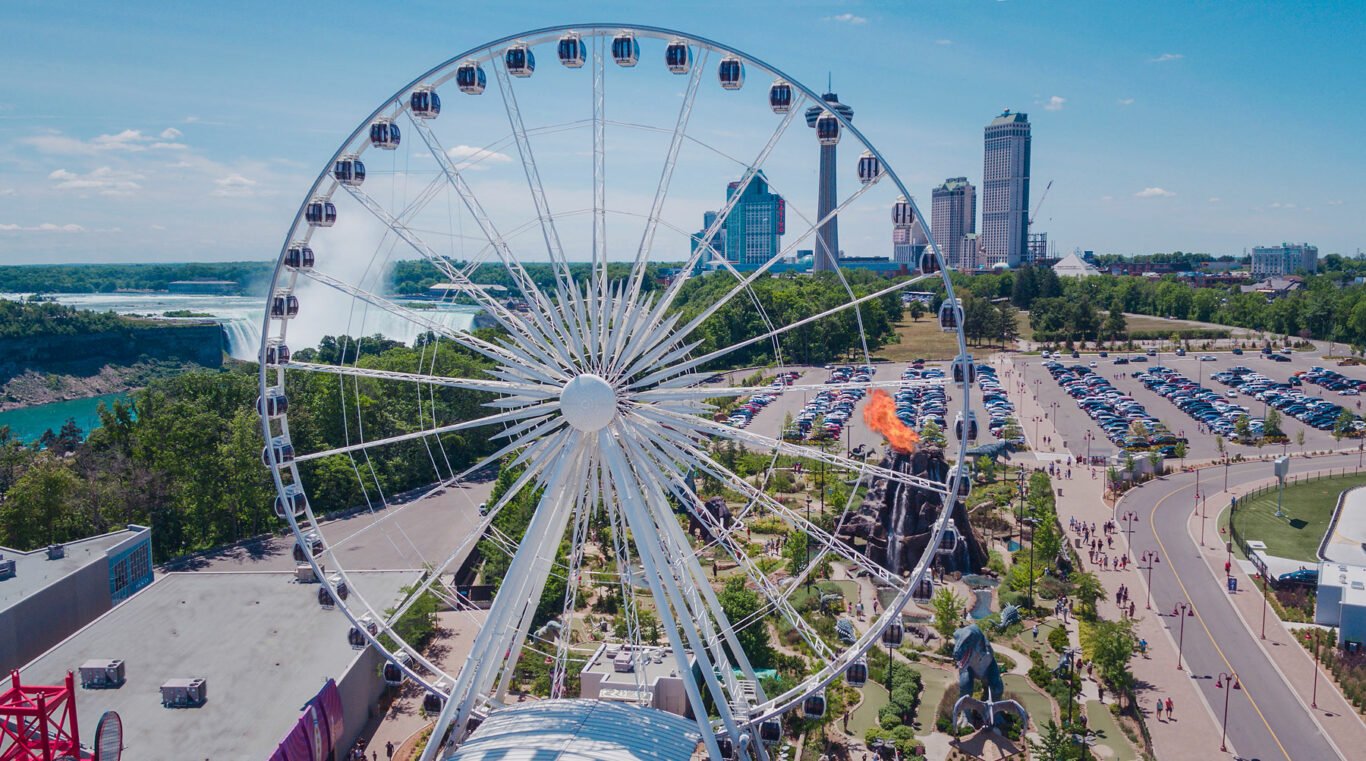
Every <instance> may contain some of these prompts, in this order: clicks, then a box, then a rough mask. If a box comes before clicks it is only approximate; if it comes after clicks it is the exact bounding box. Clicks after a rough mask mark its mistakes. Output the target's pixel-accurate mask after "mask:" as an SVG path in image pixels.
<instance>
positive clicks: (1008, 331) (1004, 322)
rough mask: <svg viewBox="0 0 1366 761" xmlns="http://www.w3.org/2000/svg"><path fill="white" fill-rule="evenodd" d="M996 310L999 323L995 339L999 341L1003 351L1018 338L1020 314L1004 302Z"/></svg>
mask: <svg viewBox="0 0 1366 761" xmlns="http://www.w3.org/2000/svg"><path fill="white" fill-rule="evenodd" d="M996 309H997V315H998V322H999V328H998V329H997V337H998V338H999V339H1000V341H1001V348H1003V349H1004V348H1006V347H1008V346H1010V345H1011V344H1013V343H1015V341H1016V340H1018V339H1019V337H1020V312H1019V310H1017V309H1016V308H1015V307H1013V306H1011V305H1010V304H1007V303H1005V302H1002V303H1000V304H998V305H997V307H996Z"/></svg>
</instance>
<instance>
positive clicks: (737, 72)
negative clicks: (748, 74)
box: [716, 55, 745, 90]
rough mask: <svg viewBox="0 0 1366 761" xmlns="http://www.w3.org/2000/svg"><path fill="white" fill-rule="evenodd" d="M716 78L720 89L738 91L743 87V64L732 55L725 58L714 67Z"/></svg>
mask: <svg viewBox="0 0 1366 761" xmlns="http://www.w3.org/2000/svg"><path fill="white" fill-rule="evenodd" d="M716 77H717V79H719V80H721V89H723V90H739V89H740V88H741V87H744V86H745V64H744V62H743V61H741V60H740V59H739V58H736V57H735V56H733V55H730V56H726V57H725V58H722V59H721V64H720V65H719V66H717V67H716Z"/></svg>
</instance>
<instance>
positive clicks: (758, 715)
mask: <svg viewBox="0 0 1366 761" xmlns="http://www.w3.org/2000/svg"><path fill="white" fill-rule="evenodd" d="M623 30H626V31H631V32H634V33H637V34H640V35H642V36H649V37H653V38H659V39H677V38H681V39H684V40H686V41H687V42H689V43H691V44H695V45H698V46H701V47H704V48H706V49H708V50H711V51H713V52H720V53H725V54H729V55H731V56H735V57H737V58H739V59H740V60H742V61H743V62H745V63H748V64H751V65H754V66H756V67H757V68H759V69H760V70H762V71H764V72H767V73H768V74H770V75H772V76H774V77H775V78H777V79H781V80H783V81H785V82H787V83H788V84H790V85H791V86H793V87H794V88H796V89H797V90H799V91H800V92H801V93H802V94H803V95H804V96H805V98H806V99H809V100H810V101H811V102H812V104H813V105H817V106H819V105H820V104H821V103H822V102H823V101H822V100H821V98H820V96H819V95H817V93H816V92H815V91H814V90H812V89H811V88H809V87H807V86H806V85H804V84H803V83H802V82H801V81H800V80H798V79H796V78H794V77H791V76H789V75H787V74H786V73H785V72H783V71H781V70H780V69H778V68H776V67H775V66H772V65H771V64H769V63H767V62H765V61H763V60H762V59H759V58H757V57H755V56H753V55H750V54H749V53H747V52H745V51H742V50H740V49H738V48H734V47H732V46H729V45H725V44H723V43H719V42H716V41H714V40H710V39H707V38H703V37H699V36H697V35H693V34H689V33H685V32H681V31H677V30H672V29H667V28H663V27H654V26H642V25H636V24H609V23H600V22H599V23H588V24H566V25H558V26H552V27H543V28H540V29H535V30H530V31H526V32H521V33H517V34H513V35H508V36H506V37H503V38H500V39H497V40H494V41H492V42H488V43H484V44H482V45H480V46H477V47H475V48H471V49H470V50H468V51H465V52H464V53H461V54H459V55H456V56H453V57H452V58H450V59H448V60H447V61H444V62H443V63H441V64H438V65H437V66H434V67H432V68H431V69H429V70H428V71H426V72H424V73H423V74H422V75H421V76H419V77H417V78H415V79H414V80H413V81H411V82H409V83H408V84H407V85H405V86H404V87H402V88H400V89H399V90H397V91H396V92H395V93H394V94H393V95H391V96H389V97H388V98H386V99H385V100H384V101H383V102H382V103H381V105H380V106H379V107H378V108H376V109H375V110H374V111H373V112H372V113H371V114H370V115H369V116H368V117H367V118H366V119H365V120H363V121H362V122H361V123H360V124H359V125H358V126H357V128H356V129H355V130H354V131H353V132H352V133H351V135H349V136H348V137H347V138H346V140H345V141H344V142H343V143H342V145H341V147H340V148H339V149H338V150H337V152H336V153H335V154H334V155H333V156H332V157H331V158H330V159H329V160H328V161H327V162H326V163H325V164H324V168H323V170H322V171H321V172H320V173H319V175H318V177H317V178H316V179H315V180H314V183H313V185H312V186H311V187H310V188H309V190H308V192H307V193H306V194H305V196H304V199H303V201H302V203H301V204H300V207H299V209H298V211H297V212H296V215H295V218H294V222H293V224H292V225H291V227H290V230H289V234H288V235H287V236H286V238H285V241H284V243H283V245H282V246H281V251H280V257H279V258H278V259H277V263H276V267H275V271H274V273H273V275H272V279H271V287H270V291H269V292H270V293H271V294H274V293H275V292H276V291H277V290H278V289H279V288H280V287H281V278H282V275H283V276H285V277H287V278H288V281H289V283H290V289H291V291H292V287H293V284H294V283H295V282H296V281H297V280H298V274H297V273H295V272H286V270H287V268H285V267H284V265H283V257H284V254H285V252H286V250H287V249H288V248H289V246H290V245H291V243H293V242H295V241H299V240H303V241H305V242H306V241H307V240H308V239H309V238H310V237H311V235H312V232H313V231H312V229H311V228H310V227H308V226H305V225H302V223H303V221H304V219H303V218H304V211H305V209H306V208H307V206H308V204H309V202H310V201H311V200H312V199H314V198H316V197H319V196H320V195H323V196H330V195H331V194H332V193H333V192H335V189H336V188H335V184H334V187H333V188H331V189H329V191H328V192H327V193H320V192H319V191H320V189H321V188H322V187H323V186H324V185H325V184H326V183H327V181H328V179H329V175H330V171H331V168H332V166H333V165H334V164H335V163H336V161H337V160H338V159H340V158H341V157H343V156H345V155H347V154H349V153H356V154H361V153H363V152H364V150H365V149H366V148H368V146H367V145H366V144H365V143H364V141H363V140H360V138H361V137H362V136H363V134H364V131H365V130H366V129H367V128H368V126H369V125H370V124H371V123H372V122H373V121H374V120H375V119H376V118H380V117H381V116H382V115H383V114H384V113H385V112H386V111H393V110H395V108H396V109H397V112H402V111H405V110H406V106H405V105H404V103H403V100H404V99H403V96H404V95H405V94H407V93H409V92H411V91H412V90H414V89H415V88H417V87H419V86H422V85H424V84H426V83H429V82H432V81H433V80H434V79H440V75H441V74H442V73H443V72H447V70H449V72H448V73H449V75H450V76H453V72H454V71H455V69H456V68H457V67H458V66H459V65H460V63H461V62H463V61H465V60H469V59H471V58H479V57H481V56H482V57H483V58H484V60H492V58H494V57H496V56H497V55H499V54H500V53H501V51H502V49H503V48H504V47H506V46H507V45H509V44H512V43H517V42H521V41H527V40H530V39H532V38H543V39H538V40H537V41H536V42H534V43H532V42H528V44H529V45H530V46H532V47H535V46H536V45H540V44H542V43H544V42H546V41H548V40H549V38H550V36H551V35H558V34H561V33H565V32H571V31H577V32H592V33H594V34H598V35H602V34H608V33H614V32H618V31H623ZM446 78H447V79H449V76H447V77H446ZM825 111H826V113H829V114H832V115H833V116H834V118H835V119H837V120H838V121H839V122H840V126H841V128H842V129H843V130H846V131H847V132H848V134H850V135H852V136H853V137H854V138H855V139H857V140H858V141H859V143H860V144H861V145H862V146H863V147H864V148H865V149H866V150H868V151H871V152H872V153H873V154H874V155H875V156H876V157H877V158H878V159H879V160H880V161H881V162H882V167H883V173H884V175H885V177H886V178H889V179H890V181H891V182H892V183H893V184H894V185H895V186H896V187H897V188H898V189H899V190H900V191H901V193H902V194H903V195H904V196H905V197H906V198H907V199H908V201H909V203H910V204H911V208H912V210H913V213H914V218H915V220H916V221H917V222H918V223H920V224H921V226H922V229H924V231H925V233H926V236H927V238H928V250H929V251H930V252H931V253H932V255H933V257H934V258H935V260H936V262H937V263H938V269H939V274H940V279H941V281H942V282H943V283H944V285H945V291H946V299H954V298H955V296H954V291H953V286H952V282H951V280H950V278H949V272H950V270H949V268H948V267H946V266H945V265H946V262H945V261H944V260H943V256H942V253H941V251H940V248H939V246H938V244H937V242H936V240H935V238H934V236H933V234H932V233H931V232H930V231H929V229H928V225H927V224H925V221H926V220H925V218H924V215H923V214H922V213H921V212H920V210H919V208H918V206H917V205H916V204H915V201H914V198H913V196H912V195H911V194H910V193H909V191H908V190H907V189H906V187H905V186H904V184H903V183H902V181H901V179H900V177H899V176H898V175H897V174H896V172H895V171H894V169H893V168H892V166H891V165H890V164H889V163H888V162H887V161H886V159H885V157H883V156H882V154H881V152H880V151H879V150H878V149H877V147H876V146H875V145H874V144H873V143H872V142H871V141H870V140H868V139H867V138H866V137H865V136H864V135H863V133H862V132H860V131H859V130H858V129H857V128H856V127H854V126H853V125H852V123H851V122H850V121H849V119H847V118H845V116H844V115H843V114H840V113H839V112H838V111H836V110H835V109H830V108H827V109H825ZM358 140H360V145H359V150H355V149H353V146H355V145H356V143H357V142H358ZM489 264H493V263H492V262H490V263H489ZM837 272H838V271H837ZM840 279H841V282H842V283H843V284H844V286H845V287H846V288H848V287H849V286H848V283H847V282H845V281H844V278H843V275H842V274H841V275H840ZM851 295H852V293H851ZM855 309H856V310H857V307H855ZM856 313H857V311H856ZM272 322H273V320H272V318H271V316H270V312H269V309H267V310H266V315H265V317H264V320H263V330H262V342H261V346H260V358H261V359H264V357H265V352H266V350H267V347H268V344H269V342H270V341H271V339H272V338H274V337H275V336H274V335H273V334H272V331H271V330H270V328H271V324H272ZM287 324H288V322H287V321H285V323H284V325H285V326H287ZM285 329H286V328H283V327H282V330H281V334H282V335H283V333H284V332H285ZM955 332H956V333H957V342H958V355H959V356H966V355H967V347H966V342H965V339H964V336H963V330H962V325H961V321H960V324H959V325H958V326H957V328H956V331H955ZM859 333H860V337H861V338H862V339H863V341H864V343H863V347H862V348H863V352H864V357H865V361H867V360H868V359H869V357H868V353H867V345H866V334H865V333H864V331H863V329H862V327H861V326H860V329H859ZM771 338H772V339H773V340H775V341H776V340H777V337H776V336H774V337H771ZM781 366H782V367H785V364H784V365H781ZM268 372H269V371H268V370H267V367H266V365H265V363H264V362H262V363H261V368H260V372H259V378H258V385H259V388H260V391H261V393H262V395H263V396H264V394H265V393H266V391H267V390H268V388H270V387H271V386H270V384H269V383H268V379H267V373H268ZM946 385H948V383H946ZM955 385H958V384H955ZM970 386H971V383H970V381H969V378H968V376H967V375H966V374H965V376H964V379H963V381H962V383H961V387H962V392H963V404H962V411H963V413H964V415H965V416H966V415H967V414H968V413H969V412H970V409H971V407H970V401H969V390H970ZM281 427H282V429H283V431H284V434H285V435H287V434H288V416H285V417H284V418H283V420H282V421H281ZM263 432H264V434H265V435H266V437H267V440H268V441H269V440H270V438H271V436H272V431H271V429H270V424H269V421H268V420H265V419H264V417H263ZM967 448H968V446H967V441H966V437H960V438H959V446H958V449H959V452H958V456H957V461H958V462H959V463H960V464H963V463H965V459H966V450H967ZM774 456H775V458H776V456H777V455H776V454H775V455H774ZM272 459H273V458H272ZM270 469H271V472H272V478H273V480H274V482H275V486H276V491H277V494H278V495H281V496H283V495H284V494H285V484H284V483H283V480H282V479H281V476H280V466H279V465H276V464H272V466H271V468H270ZM960 472H961V470H960ZM959 477H961V475H960V476H955V477H954V478H955V480H954V481H953V484H945V486H947V487H949V489H948V492H949V493H947V494H944V495H943V503H942V504H943V506H944V507H943V509H942V510H941V516H940V519H939V520H938V521H936V527H935V531H934V534H933V539H932V542H935V543H937V540H938V538H939V536H940V534H941V533H942V531H943V528H944V526H945V525H947V522H948V520H949V519H950V515H951V512H952V505H953V504H954V503H955V498H954V497H953V496H952V495H953V493H954V492H955V491H956V483H957V481H956V478H959ZM295 482H296V483H297V479H296V480H295ZM305 510H306V512H305V515H304V518H305V519H306V522H307V524H309V525H311V526H314V527H316V526H318V525H319V522H318V519H317V516H315V515H314V514H313V512H312V506H311V504H309V505H307V506H306V508H305ZM287 522H288V523H289V524H290V526H291V529H292V531H293V533H294V535H295V537H296V539H298V540H300V541H302V540H304V539H305V531H304V529H303V528H301V527H300V521H298V520H296V519H295V518H294V516H293V515H292V514H290V515H288V517H287ZM927 557H928V554H927ZM310 563H312V564H313V565H314V566H315V571H317V570H319V569H317V568H316V566H317V563H316V561H314V559H313V558H312V557H310ZM924 565H927V564H924ZM337 570H338V572H341V573H344V569H343V568H341V567H340V566H338V567H337ZM808 570H809V569H808ZM924 573H925V569H924V568H918V569H917V570H916V571H914V572H913V574H912V577H911V580H910V583H908V584H907V585H906V586H905V588H904V589H903V591H902V592H901V593H900V594H899V595H898V599H897V604H896V605H895V606H894V607H893V606H889V608H888V609H887V610H886V611H884V613H883V614H882V616H880V617H879V618H878V619H877V622H876V624H875V625H873V626H870V628H869V630H868V632H867V633H865V635H864V636H863V637H861V638H860V639H859V641H858V642H856V643H855V644H854V645H852V646H850V647H849V648H848V649H846V650H845V651H844V653H845V656H849V654H851V653H853V655H852V656H849V657H847V658H841V659H838V660H837V661H836V662H834V663H827V664H826V665H825V666H824V667H823V668H822V669H820V670H818V671H817V672H816V674H814V675H812V676H811V677H808V678H807V679H805V680H803V681H802V682H801V683H800V684H799V685H798V686H797V687H794V688H792V689H791V690H789V691H787V692H785V693H783V695H781V696H778V697H776V698H773V699H771V700H769V701H768V702H767V703H765V704H763V706H760V707H759V710H756V711H755V712H752V713H751V715H750V717H748V718H749V719H750V721H749V722H748V723H751V724H752V723H756V722H758V721H760V720H762V719H765V718H770V717H772V716H774V715H777V714H780V713H782V712H784V711H786V710H789V709H791V708H792V707H793V706H795V705H797V704H798V703H799V702H800V700H801V699H802V698H803V697H805V696H806V695H809V694H811V693H813V692H815V691H817V690H819V689H822V688H823V687H824V686H825V685H827V684H828V683H829V682H831V681H832V680H834V679H836V678H838V677H839V676H840V675H841V674H842V673H843V671H844V668H845V667H847V665H848V663H851V662H852V661H853V660H854V658H856V657H859V656H862V655H863V654H864V653H866V651H867V650H868V649H869V648H870V647H871V646H873V645H874V644H875V639H876V637H877V636H878V635H879V634H880V632H881V630H882V629H883V628H885V627H886V625H887V624H888V623H890V621H891V619H892V617H893V616H894V615H899V610H900V608H902V607H904V605H905V604H906V602H908V601H909V600H910V598H911V595H912V592H913V590H914V587H915V585H916V583H917V582H918V581H919V579H921V578H922V577H923V576H924ZM319 578H320V580H322V582H323V584H324V586H325V588H329V590H330V584H329V582H328V581H327V580H326V578H325V577H324V575H323V574H321V573H319ZM339 607H342V608H343V610H344V611H346V612H347V617H348V618H350V619H351V620H352V623H353V625H359V621H358V619H357V617H354V616H352V615H351V611H350V607H349V606H347V605H339ZM367 607H368V604H367ZM893 609H895V610H896V611H897V613H895V614H894V613H892V612H890V611H892V610H893ZM370 610H371V612H373V608H371V609H370ZM362 629H363V627H362ZM367 634H368V633H367ZM371 639H372V640H373V639H374V638H371ZM396 639H400V641H401V638H396ZM371 644H372V645H377V644H378V643H377V641H372V642H371ZM403 646H406V643H403ZM403 646H401V648H400V649H405V648H404V647H403ZM405 651H406V649H405ZM381 652H383V653H384V655H385V657H386V658H388V659H390V660H391V661H392V660H394V656H395V655H397V653H390V652H388V651H387V650H384V649H383V648H381ZM412 654H413V655H415V656H417V657H419V658H420V657H421V656H420V654H419V653H415V652H414V653H412ZM836 663H839V664H842V665H840V666H839V667H836ZM399 665H400V667H403V666H404V665H403V664H399ZM827 672H828V673H827ZM434 673H435V674H436V675H437V676H435V677H434V678H433V680H432V681H433V682H434V684H429V683H428V682H427V681H426V680H425V679H423V678H422V677H421V676H419V675H418V674H416V673H415V672H414V673H412V674H410V676H411V677H412V678H414V679H416V680H417V681H419V682H421V683H423V684H424V685H425V686H428V688H429V689H433V690H436V689H437V685H438V684H439V683H440V681H441V678H442V677H447V678H450V677H453V676H454V675H452V674H448V673H446V672H444V671H443V670H441V669H436V670H435V672H434ZM818 677H819V679H818ZM737 718H743V717H738V716H737Z"/></svg>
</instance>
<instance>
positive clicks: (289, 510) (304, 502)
mask: <svg viewBox="0 0 1366 761" xmlns="http://www.w3.org/2000/svg"><path fill="white" fill-rule="evenodd" d="M307 507H308V497H305V496H304V490H303V489H302V488H301V487H300V486H299V485H298V484H290V485H288V486H286V487H285V493H284V496H282V497H281V496H277V497H276V498H275V517H276V518H279V519H280V520H282V521H283V520H288V518H287V517H286V516H289V515H291V514H292V515H293V516H294V517H295V518H298V517H299V516H301V515H303V514H304V510H305V509H306V508H307Z"/></svg>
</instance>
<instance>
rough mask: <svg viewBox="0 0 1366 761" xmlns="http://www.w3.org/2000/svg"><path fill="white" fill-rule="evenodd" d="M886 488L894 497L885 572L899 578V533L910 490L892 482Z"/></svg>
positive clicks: (888, 530)
mask: <svg viewBox="0 0 1366 761" xmlns="http://www.w3.org/2000/svg"><path fill="white" fill-rule="evenodd" d="M893 467H895V464H893ZM887 488H889V489H895V490H896V496H895V497H893V498H892V501H893V503H894V504H895V507H894V508H893V510H892V525H891V526H890V527H889V528H888V529H887V570H889V571H891V572H892V573H893V574H896V575H898V576H899V575H901V531H902V525H903V524H904V523H905V521H906V504H907V503H908V502H910V499H911V490H910V487H908V486H906V485H905V484H903V483H900V482H893V481H889V482H888V484H887Z"/></svg>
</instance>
